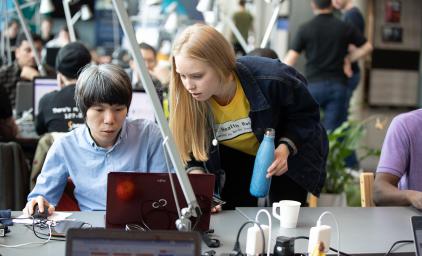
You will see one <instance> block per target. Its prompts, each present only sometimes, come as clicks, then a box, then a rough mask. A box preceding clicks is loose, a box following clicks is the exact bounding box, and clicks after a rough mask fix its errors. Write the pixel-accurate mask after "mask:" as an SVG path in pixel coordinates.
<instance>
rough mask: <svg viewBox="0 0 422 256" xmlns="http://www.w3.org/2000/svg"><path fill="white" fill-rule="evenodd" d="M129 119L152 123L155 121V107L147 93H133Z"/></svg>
mask: <svg viewBox="0 0 422 256" xmlns="http://www.w3.org/2000/svg"><path fill="white" fill-rule="evenodd" d="M128 117H129V118H130V119H133V120H134V119H148V120H151V121H155V118H154V107H153V106H152V102H151V99H150V98H149V96H148V95H147V94H146V93H145V92H140V91H134V92H133V94H132V102H131V103H130V108H129V112H128Z"/></svg>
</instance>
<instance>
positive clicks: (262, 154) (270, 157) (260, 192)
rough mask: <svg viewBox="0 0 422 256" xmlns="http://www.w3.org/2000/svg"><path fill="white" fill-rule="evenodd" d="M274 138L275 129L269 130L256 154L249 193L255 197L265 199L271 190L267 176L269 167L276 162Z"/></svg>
mask: <svg viewBox="0 0 422 256" xmlns="http://www.w3.org/2000/svg"><path fill="white" fill-rule="evenodd" d="M274 136H275V131H274V129H272V128H267V129H266V130H265V135H264V139H263V140H262V142H261V145H259V148H258V152H257V153H256V157H255V164H254V167H253V173H252V180H251V185H250V187H249V192H250V193H251V195H253V196H255V197H265V196H267V194H268V191H269V190H270V185H271V178H267V177H266V176H267V170H268V167H270V165H271V164H272V163H273V162H274V150H275V147H274Z"/></svg>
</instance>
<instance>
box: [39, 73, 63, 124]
mask: <svg viewBox="0 0 422 256" xmlns="http://www.w3.org/2000/svg"><path fill="white" fill-rule="evenodd" d="M58 89H59V86H58V84H57V79H56V78H55V77H35V78H34V114H35V116H36V115H38V105H39V102H40V99H41V98H42V97H43V96H44V95H45V94H47V93H49V92H52V91H55V90H58Z"/></svg>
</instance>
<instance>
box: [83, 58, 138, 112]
mask: <svg viewBox="0 0 422 256" xmlns="http://www.w3.org/2000/svg"><path fill="white" fill-rule="evenodd" d="M75 101H76V104H77V106H78V107H79V109H80V110H81V112H82V114H83V116H84V117H86V112H87V111H88V109H89V108H90V107H92V106H93V105H96V104H102V103H106V104H110V105H114V104H118V105H125V106H126V107H127V109H128V110H129V107H130V103H131V101H132V85H131V82H130V78H129V76H128V75H127V73H126V72H125V71H124V70H123V69H122V68H121V67H119V66H117V65H114V64H102V65H89V66H87V67H85V68H84V69H83V70H82V72H81V74H80V75H79V78H78V81H77V82H76V89H75Z"/></svg>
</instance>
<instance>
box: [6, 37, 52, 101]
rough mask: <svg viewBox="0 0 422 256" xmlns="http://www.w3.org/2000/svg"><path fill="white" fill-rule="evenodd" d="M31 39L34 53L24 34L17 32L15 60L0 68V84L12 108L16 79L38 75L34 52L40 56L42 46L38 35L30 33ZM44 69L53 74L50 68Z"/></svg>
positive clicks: (31, 78)
mask: <svg viewBox="0 0 422 256" xmlns="http://www.w3.org/2000/svg"><path fill="white" fill-rule="evenodd" d="M32 39H33V41H34V46H35V49H36V51H37V52H36V53H33V52H32V48H31V45H30V44H29V41H28V40H27V39H26V36H25V34H19V35H18V38H17V40H16V50H15V56H16V60H15V62H14V63H12V64H10V65H7V66H3V67H1V68H0V85H2V86H3V87H4V89H5V90H6V92H7V95H8V96H9V100H10V103H11V104H12V108H14V107H15V98H16V84H17V83H18V81H20V80H27V81H31V80H33V79H34V77H36V76H39V75H40V73H39V72H38V70H37V65H36V62H35V59H34V54H38V56H41V50H42V48H43V44H42V39H41V37H40V36H39V35H35V34H33V35H32ZM45 69H46V71H47V73H48V74H49V75H54V74H55V72H54V70H52V69H51V68H48V67H45Z"/></svg>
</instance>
